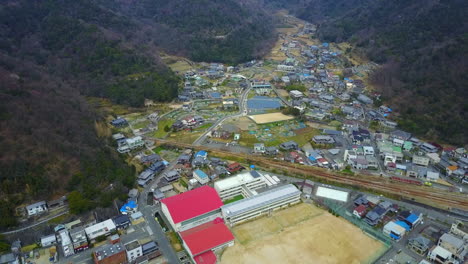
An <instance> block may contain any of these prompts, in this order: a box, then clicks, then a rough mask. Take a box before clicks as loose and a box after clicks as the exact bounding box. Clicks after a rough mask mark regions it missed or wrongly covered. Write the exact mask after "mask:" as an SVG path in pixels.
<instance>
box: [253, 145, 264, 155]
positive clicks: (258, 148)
mask: <svg viewBox="0 0 468 264" xmlns="http://www.w3.org/2000/svg"><path fill="white" fill-rule="evenodd" d="M254 153H265V144H263V143H255V144H254Z"/></svg>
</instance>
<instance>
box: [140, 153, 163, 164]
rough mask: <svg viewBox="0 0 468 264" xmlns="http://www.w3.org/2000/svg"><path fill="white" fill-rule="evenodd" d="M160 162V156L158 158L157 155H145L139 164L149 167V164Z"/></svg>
mask: <svg viewBox="0 0 468 264" xmlns="http://www.w3.org/2000/svg"><path fill="white" fill-rule="evenodd" d="M161 160H162V159H161V156H159V155H158V154H151V155H145V156H143V157H141V158H140V161H141V163H143V164H146V165H149V164H151V163H154V162H157V161H161Z"/></svg>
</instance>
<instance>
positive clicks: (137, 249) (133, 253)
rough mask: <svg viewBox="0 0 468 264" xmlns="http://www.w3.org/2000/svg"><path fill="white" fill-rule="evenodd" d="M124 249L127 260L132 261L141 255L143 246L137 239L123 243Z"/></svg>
mask: <svg viewBox="0 0 468 264" xmlns="http://www.w3.org/2000/svg"><path fill="white" fill-rule="evenodd" d="M125 251H126V253H127V260H128V262H129V263H134V261H135V260H136V259H137V258H139V257H141V256H143V248H142V247H141V245H140V242H138V240H133V241H132V242H129V243H127V244H125Z"/></svg>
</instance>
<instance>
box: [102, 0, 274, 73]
mask: <svg viewBox="0 0 468 264" xmlns="http://www.w3.org/2000/svg"><path fill="white" fill-rule="evenodd" d="M101 2H102V3H103V4H104V5H106V6H108V7H109V8H112V9H113V10H116V11H118V12H121V13H123V14H126V15H127V16H129V17H132V18H135V20H136V21H138V23H144V24H145V25H147V27H146V28H145V30H146V33H147V34H148V35H149V36H150V37H151V39H152V41H154V42H155V43H156V45H158V46H160V47H162V48H164V50H166V51H168V52H170V53H175V54H179V55H182V56H187V57H189V58H191V59H192V60H195V61H217V62H226V63H231V64H233V63H239V62H244V61H247V60H250V59H253V58H258V57H260V56H261V55H263V54H264V53H266V52H268V50H269V48H270V47H271V45H272V44H273V42H274V39H275V34H273V29H274V27H273V19H272V17H271V15H270V14H268V13H267V12H266V11H264V9H263V7H262V6H260V5H258V3H257V2H256V1H238V0H196V1H192V0H177V1H163V0H156V1H155V0H141V1H120V2H119V3H120V4H119V5H115V2H113V1H106V0H102V1H101Z"/></svg>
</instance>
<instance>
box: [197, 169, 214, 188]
mask: <svg viewBox="0 0 468 264" xmlns="http://www.w3.org/2000/svg"><path fill="white" fill-rule="evenodd" d="M193 178H194V179H196V180H197V181H198V182H199V183H200V184H207V183H208V182H209V181H210V178H209V177H208V175H207V174H206V173H205V172H203V171H202V170H199V169H197V170H194V171H193Z"/></svg>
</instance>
